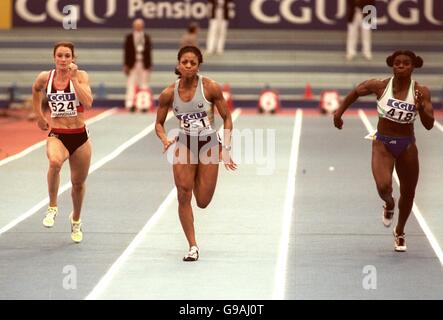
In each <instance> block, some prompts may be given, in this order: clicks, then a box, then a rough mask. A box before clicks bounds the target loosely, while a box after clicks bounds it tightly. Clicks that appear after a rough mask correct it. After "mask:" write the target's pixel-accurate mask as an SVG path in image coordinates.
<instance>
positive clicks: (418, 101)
mask: <svg viewBox="0 0 443 320" xmlns="http://www.w3.org/2000/svg"><path fill="white" fill-rule="evenodd" d="M414 99H415V107H416V108H417V111H420V110H423V108H424V107H423V93H421V92H420V91H419V90H418V89H416V90H415V95H414Z"/></svg>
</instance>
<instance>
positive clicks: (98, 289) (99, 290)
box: [85, 108, 241, 300]
mask: <svg viewBox="0 0 443 320" xmlns="http://www.w3.org/2000/svg"><path fill="white" fill-rule="evenodd" d="M240 114H241V109H240V108H237V109H235V111H234V112H233V113H232V115H231V117H232V122H235V120H237V118H238V117H239V116H240ZM222 130H223V126H221V127H220V129H219V130H218V132H222ZM173 200H176V188H175V187H174V188H173V189H172V190H171V191H169V194H168V195H167V196H166V198H165V200H163V202H162V203H161V204H160V206H159V207H158V209H157V211H155V213H154V214H153V215H152V216H151V218H149V220H148V222H146V224H145V225H144V227H143V228H142V229H141V230H140V231H139V232H138V233H137V235H136V236H135V238H134V239H133V240H132V241H131V243H130V244H129V246H128V247H126V249H125V251H123V253H122V254H121V255H120V256H119V257H118V259H117V260H116V261H115V262H114V263H113V264H112V266H111V267H110V268H109V270H108V271H107V272H106V273H105V275H104V276H103V277H102V278H101V279H100V281H99V282H98V283H97V285H96V286H95V287H94V289H92V291H91V292H90V293H89V294H88V295H87V296H86V298H85V299H86V300H96V299H98V298H99V297H100V296H101V295H102V294H103V292H104V291H105V290H106V289H107V288H108V287H109V285H110V283H111V281H112V280H113V279H114V277H115V275H116V274H117V273H118V272H119V270H120V269H121V267H122V266H123V265H124V263H126V261H127V260H128V259H129V257H130V256H131V254H132V253H133V252H134V250H135V249H136V248H137V247H138V246H139V245H140V244H141V242H142V241H143V239H144V238H145V236H146V234H147V233H148V232H149V231H151V230H152V228H153V227H154V226H155V225H156V224H157V222H158V221H159V220H160V218H161V217H162V216H163V214H164V213H165V212H166V209H167V208H168V207H169V206H170V205H171V204H172V202H173Z"/></svg>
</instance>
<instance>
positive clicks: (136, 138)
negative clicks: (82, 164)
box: [0, 112, 172, 235]
mask: <svg viewBox="0 0 443 320" xmlns="http://www.w3.org/2000/svg"><path fill="white" fill-rule="evenodd" d="M171 117H172V112H170V113H169V114H168V116H167V118H166V120H168V119H169V118H171ZM154 128H155V123H151V124H150V125H149V126H148V127H146V128H145V129H143V130H142V131H141V132H140V133H138V134H136V135H135V136H133V137H132V138H131V139H129V140H127V141H126V142H125V143H123V144H122V145H120V146H119V147H117V148H116V149H115V150H114V151H113V152H111V153H110V154H108V155H107V156H105V157H104V158H102V159H100V160H99V161H97V162H95V163H94V164H93V165H92V166H91V167H90V168H89V174H91V173H93V172H94V171H95V170H97V169H99V168H100V167H102V166H103V165H105V164H106V163H108V162H109V161H111V160H113V159H115V158H116V157H117V156H118V155H120V154H121V153H122V152H123V151H125V150H126V149H128V148H129V147H130V146H132V145H133V144H135V143H136V142H137V141H139V140H141V139H142V138H144V137H145V136H147V135H148V134H149V133H151V132H152V131H153V130H154ZM71 187H72V184H71V182H68V183H65V184H64V185H63V186H61V187H60V188H59V191H58V195H61V194H62V193H63V192H65V191H66V190H68V189H70V188H71ZM48 203H49V197H46V198H45V199H43V200H42V201H40V202H39V203H37V204H36V205H35V206H33V207H32V208H31V209H29V210H28V211H26V212H25V213H23V214H21V215H20V216H19V217H17V218H16V219H14V220H12V221H11V222H10V223H8V224H7V225H6V226H4V227H3V228H1V229H0V235H2V234H3V233H5V232H6V231H8V230H9V229H11V228H13V227H15V226H16V225H17V224H19V223H20V222H22V221H23V220H25V219H27V218H29V217H30V216H32V215H33V214H34V213H36V212H37V211H38V210H40V209H41V208H42V207H43V206H45V205H47V204H48Z"/></svg>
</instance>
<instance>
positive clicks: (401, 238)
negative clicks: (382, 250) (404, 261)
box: [392, 228, 407, 252]
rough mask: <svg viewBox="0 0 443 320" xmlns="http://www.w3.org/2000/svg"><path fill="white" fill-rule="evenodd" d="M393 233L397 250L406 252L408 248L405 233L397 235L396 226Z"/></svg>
mask: <svg viewBox="0 0 443 320" xmlns="http://www.w3.org/2000/svg"><path fill="white" fill-rule="evenodd" d="M392 233H393V235H394V250H395V251H397V252H405V251H406V249H407V247H406V239H405V233H404V232H403V233H402V234H400V235H397V234H396V233H395V228H394V230H392Z"/></svg>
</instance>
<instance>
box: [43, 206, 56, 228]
mask: <svg viewBox="0 0 443 320" xmlns="http://www.w3.org/2000/svg"><path fill="white" fill-rule="evenodd" d="M57 213H58V208H57V207H48V209H47V210H46V216H45V217H44V218H43V225H44V226H45V227H46V228H52V227H53V226H54V223H55V217H56V216H57Z"/></svg>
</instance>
